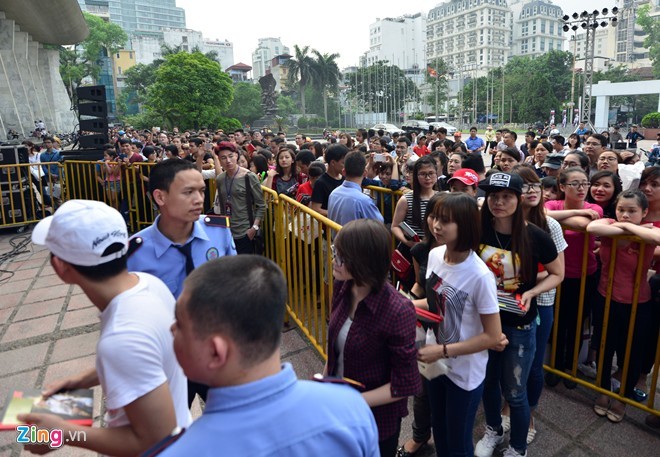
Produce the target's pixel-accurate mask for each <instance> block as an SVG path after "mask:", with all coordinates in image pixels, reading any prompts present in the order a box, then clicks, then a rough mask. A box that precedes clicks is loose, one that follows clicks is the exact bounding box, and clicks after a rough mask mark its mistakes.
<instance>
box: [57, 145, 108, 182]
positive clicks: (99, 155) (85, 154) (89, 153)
mask: <svg viewBox="0 0 660 457" xmlns="http://www.w3.org/2000/svg"><path fill="white" fill-rule="evenodd" d="M62 160H63V161H64V162H66V161H67V160H84V161H90V162H96V161H97V160H103V149H102V148H99V149H87V150H84V151H83V150H80V149H72V150H64V151H62ZM69 190H71V189H69Z"/></svg>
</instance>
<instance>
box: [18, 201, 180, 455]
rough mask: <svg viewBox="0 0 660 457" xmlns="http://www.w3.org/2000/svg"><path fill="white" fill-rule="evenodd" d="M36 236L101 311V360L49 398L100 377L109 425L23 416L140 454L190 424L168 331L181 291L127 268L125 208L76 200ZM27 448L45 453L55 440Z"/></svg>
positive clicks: (53, 389) (99, 447) (91, 444)
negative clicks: (122, 210) (176, 294)
mask: <svg viewBox="0 0 660 457" xmlns="http://www.w3.org/2000/svg"><path fill="white" fill-rule="evenodd" d="M32 241H33V242H34V243H35V244H39V245H44V246H46V247H47V248H48V250H49V251H50V252H51V264H52V266H53V269H54V270H55V273H56V274H57V275H58V277H59V278H60V279H62V281H64V282H65V283H67V284H75V285H77V286H79V287H80V288H81V289H82V290H83V292H84V293H85V294H86V295H87V297H88V298H89V299H90V301H91V302H92V303H93V304H94V306H95V307H96V308H97V309H98V310H99V311H100V313H101V314H100V321H101V333H100V336H99V341H98V343H97V346H96V367H95V368H92V369H90V370H87V371H84V372H82V373H80V374H78V375H76V376H71V377H69V378H67V379H63V380H60V381H58V382H55V383H53V384H51V385H49V386H47V387H46V389H45V391H44V397H49V396H51V395H52V394H54V393H57V392H59V391H60V390H72V389H85V388H90V387H93V386H97V385H99V384H100V385H101V387H102V389H103V403H104V404H105V408H106V416H105V424H106V426H105V427H104V428H100V429H99V428H94V429H89V428H88V427H82V426H79V425H75V424H73V423H71V422H68V421H65V420H64V419H62V418H60V417H57V416H53V415H51V414H38V413H34V414H33V413H30V414H26V415H21V416H20V417H19V419H20V420H22V421H25V422H28V423H30V424H34V425H35V426H36V427H37V428H40V429H50V430H52V429H60V430H63V431H64V436H70V435H72V434H74V433H76V432H80V433H81V434H85V436H86V439H85V440H81V441H77V440H73V441H70V442H69V440H67V442H68V444H69V445H72V446H77V447H82V448H85V449H89V450H92V451H95V452H98V453H101V454H106V455H138V454H140V453H142V452H144V451H145V450H147V449H148V448H149V447H150V446H152V445H154V444H155V443H157V442H158V441H160V440H161V439H163V438H165V437H166V436H167V435H169V434H170V433H171V432H172V430H173V429H174V428H175V427H177V426H178V427H187V426H188V425H189V424H190V422H191V417H190V412H189V411H188V408H187V406H186V380H185V377H184V375H183V371H182V370H181V367H180V366H179V364H178V363H177V360H176V357H175V355H174V351H173V350H172V342H173V338H172V335H171V333H170V331H169V327H170V325H171V322H172V318H173V317H174V297H173V296H172V294H171V293H170V291H169V290H168V289H167V287H166V286H165V284H163V283H162V282H161V281H160V280H159V279H158V278H155V277H154V276H152V275H150V274H146V273H129V271H128V270H127V267H126V258H127V256H128V247H129V243H128V229H127V227H126V223H125V222H124V219H123V218H122V216H121V214H120V213H119V212H118V211H117V210H115V209H114V208H111V207H109V206H108V205H106V204H105V203H101V202H96V201H92V200H69V201H67V202H66V203H64V204H63V205H62V206H61V207H60V208H59V209H58V210H57V212H56V213H55V214H54V215H53V216H49V217H47V218H46V219H43V220H42V221H41V222H39V224H37V226H36V227H35V228H34V230H33V232H32ZM44 447H45V449H44ZM26 450H30V451H33V452H35V453H40V454H41V453H43V451H44V450H46V451H47V450H48V447H46V446H45V445H34V444H33V445H30V446H26ZM50 450H52V449H50Z"/></svg>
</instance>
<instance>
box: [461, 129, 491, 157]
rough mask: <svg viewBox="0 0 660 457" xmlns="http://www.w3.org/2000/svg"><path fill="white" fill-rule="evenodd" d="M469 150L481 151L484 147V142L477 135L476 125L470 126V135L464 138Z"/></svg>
mask: <svg viewBox="0 0 660 457" xmlns="http://www.w3.org/2000/svg"><path fill="white" fill-rule="evenodd" d="M465 146H467V149H468V151H469V152H472V153H475V152H476V153H481V152H482V151H483V150H484V149H486V142H485V141H484V140H483V139H482V138H479V137H478V136H477V127H470V136H469V138H467V139H466V140H465Z"/></svg>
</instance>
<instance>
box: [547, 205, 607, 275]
mask: <svg viewBox="0 0 660 457" xmlns="http://www.w3.org/2000/svg"><path fill="white" fill-rule="evenodd" d="M545 207H546V209H547V210H548V211H563V210H564V200H550V201H547V202H545ZM582 209H593V210H594V211H596V212H597V213H598V215H599V216H600V217H603V208H601V207H600V206H598V205H596V204H595V203H588V202H584V206H583V207H582ZM585 236H586V235H585V234H584V233H582V232H575V231H573V230H565V231H564V238H565V239H566V243H567V244H568V248H566V250H565V251H564V265H565V266H564V276H565V277H566V278H580V277H582V255H583V254H582V251H583V249H584V237H585ZM594 249H596V240H595V238H594V237H593V236H589V252H588V254H587V274H588V275H591V274H594V273H595V272H596V269H597V268H598V264H597V263H596V255H595V254H594Z"/></svg>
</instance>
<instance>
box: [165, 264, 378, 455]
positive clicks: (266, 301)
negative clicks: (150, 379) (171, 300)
mask: <svg viewBox="0 0 660 457" xmlns="http://www.w3.org/2000/svg"><path fill="white" fill-rule="evenodd" d="M218 278H223V280H222V281H218ZM255 285H256V286H258V287H255ZM286 298H287V285H286V281H285V279H284V275H283V274H282V271H281V270H280V269H279V267H278V266H277V265H276V264H275V263H274V262H272V261H271V260H268V259H266V258H264V257H260V256H252V255H249V256H237V257H233V258H228V257H227V258H222V259H217V260H214V261H211V262H208V263H207V264H205V265H203V266H202V267H200V268H199V269H197V270H195V271H194V272H193V273H192V274H191V275H190V276H189V277H188V279H187V280H186V283H185V288H184V291H183V294H182V295H181V297H180V298H179V300H178V302H177V307H176V322H175V323H174V325H172V333H173V334H174V351H175V352H176V355H177V358H178V360H179V363H180V364H181V366H182V367H183V370H184V371H185V373H186V374H187V375H188V376H189V377H190V378H191V379H195V380H196V381H198V382H201V383H206V384H208V385H209V386H210V387H211V388H210V390H209V396H208V402H207V403H206V408H205V409H204V412H203V414H202V416H201V417H200V418H199V419H197V421H195V422H194V423H193V424H192V426H191V427H190V428H189V429H188V430H187V431H186V432H185V433H184V434H182V435H181V437H180V438H179V439H178V440H176V441H175V442H174V443H173V444H172V445H171V446H170V447H169V448H167V449H165V450H164V451H163V453H162V454H161V456H162V457H172V456H186V457H187V456H191V455H194V456H211V455H216V454H217V452H218V449H219V448H218V446H221V448H222V453H223V454H226V455H255V456H256V455H261V456H267V455H281V456H288V457H307V456H312V455H328V456H345V455H351V456H355V457H363V456H364V457H375V456H377V455H379V448H378V430H377V427H376V423H375V420H374V418H373V415H372V413H371V411H370V409H369V406H368V405H367V403H366V402H365V401H364V399H363V398H362V396H361V395H360V393H359V392H357V391H356V390H354V389H352V388H350V387H348V386H347V385H338V384H323V383H318V382H313V381H301V380H298V379H297V377H296V373H295V372H294V371H293V368H292V366H291V364H290V363H288V362H287V363H284V364H283V363H282V361H281V357H280V344H281V340H282V332H281V329H282V325H283V322H284V313H285V308H286ZM336 381H337V380H336ZM338 381H339V382H341V381H340V380H338Z"/></svg>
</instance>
